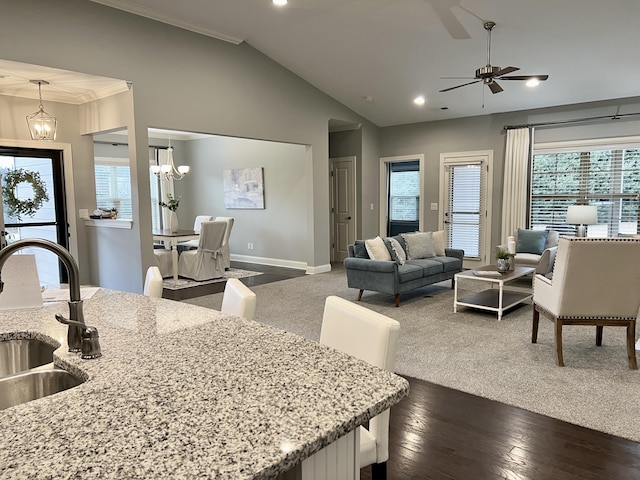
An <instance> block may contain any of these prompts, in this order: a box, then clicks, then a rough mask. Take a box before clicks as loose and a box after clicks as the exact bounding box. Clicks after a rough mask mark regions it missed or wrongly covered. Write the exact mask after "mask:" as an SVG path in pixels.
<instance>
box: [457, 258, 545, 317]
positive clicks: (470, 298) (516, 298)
mask: <svg viewBox="0 0 640 480" xmlns="http://www.w3.org/2000/svg"><path fill="white" fill-rule="evenodd" d="M534 271H535V269H534V268H531V267H515V268H514V269H513V270H509V271H508V272H505V273H498V271H497V270H496V266H495V265H487V266H484V267H480V268H476V269H475V270H466V271H464V272H461V273H457V274H456V275H455V288H454V292H453V311H454V313H455V312H457V311H458V306H462V307H470V308H478V309H480V310H489V311H491V312H497V313H498V320H502V314H503V313H504V311H505V310H507V309H509V308H511V307H513V306H515V305H518V304H519V303H524V302H526V301H527V300H530V299H531V298H532V297H533V293H532V292H529V293H525V292H515V291H511V290H505V289H504V286H505V284H506V283H508V282H511V281H513V280H515V279H517V278H520V277H524V276H525V275H528V274H530V273H533V272H534ZM474 272H479V273H474ZM482 272H495V274H493V275H491V276H484V275H482ZM487 275H489V274H488V273H487ZM461 280H463V281H465V282H470V281H474V282H484V283H487V284H489V285H490V288H489V289H487V290H483V291H482V292H478V293H473V294H471V295H467V296H465V297H463V298H461V299H459V300H458V285H459V284H460V281H461ZM496 287H497V288H496Z"/></svg>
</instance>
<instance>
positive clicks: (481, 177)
mask: <svg viewBox="0 0 640 480" xmlns="http://www.w3.org/2000/svg"><path fill="white" fill-rule="evenodd" d="M446 169H447V176H448V182H447V184H448V197H449V198H448V202H449V208H448V211H447V219H446V225H447V229H448V232H447V233H448V235H447V238H448V244H449V245H448V246H449V247H450V248H460V249H463V250H464V256H465V257H466V258H480V256H481V252H483V251H484V250H483V238H484V225H485V222H484V218H485V211H486V205H485V198H484V195H483V192H484V188H485V187H484V186H485V184H486V168H485V166H484V165H483V164H482V163H465V164H449V165H447V166H446Z"/></svg>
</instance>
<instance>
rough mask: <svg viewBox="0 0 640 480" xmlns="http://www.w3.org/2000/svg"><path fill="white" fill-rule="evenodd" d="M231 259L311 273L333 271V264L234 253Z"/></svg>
mask: <svg viewBox="0 0 640 480" xmlns="http://www.w3.org/2000/svg"><path fill="white" fill-rule="evenodd" d="M231 260H235V261H236V262H245V263H257V264H258V265H269V266H271V267H283V268H294V269H296V270H304V271H305V272H306V273H308V274H311V275H313V274H316V273H326V272H330V271H331V264H326V265H320V266H317V267H310V266H308V265H307V264H306V262H296V261H293V260H283V259H281V258H266V257H253V256H251V255H236V254H234V253H232V254H231Z"/></svg>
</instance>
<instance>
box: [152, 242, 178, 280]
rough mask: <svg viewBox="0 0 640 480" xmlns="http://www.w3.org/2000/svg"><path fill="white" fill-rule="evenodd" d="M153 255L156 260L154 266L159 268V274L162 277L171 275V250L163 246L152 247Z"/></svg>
mask: <svg viewBox="0 0 640 480" xmlns="http://www.w3.org/2000/svg"><path fill="white" fill-rule="evenodd" d="M153 257H154V258H155V260H156V266H157V267H158V268H159V269H160V275H161V276H162V277H163V278H166V277H171V276H172V275H173V259H172V257H171V250H168V249H165V248H154V249H153Z"/></svg>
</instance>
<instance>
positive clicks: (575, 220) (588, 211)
mask: <svg viewBox="0 0 640 480" xmlns="http://www.w3.org/2000/svg"><path fill="white" fill-rule="evenodd" d="M567 223H569V224H573V225H595V224H596V223H598V208H597V207H596V206H595V205H571V206H569V208H568V209H567Z"/></svg>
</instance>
